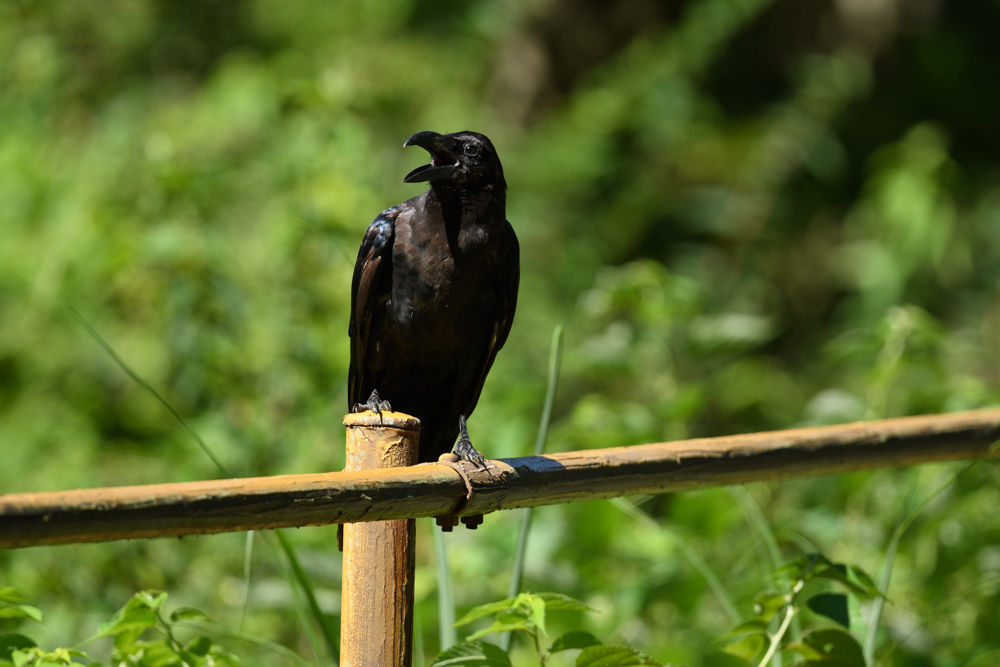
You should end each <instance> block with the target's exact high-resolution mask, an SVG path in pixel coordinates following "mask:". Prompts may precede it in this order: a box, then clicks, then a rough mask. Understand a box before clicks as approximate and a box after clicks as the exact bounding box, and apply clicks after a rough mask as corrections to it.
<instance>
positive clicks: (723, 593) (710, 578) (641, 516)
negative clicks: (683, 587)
mask: <svg viewBox="0 0 1000 667" xmlns="http://www.w3.org/2000/svg"><path fill="white" fill-rule="evenodd" d="M611 504H612V505H614V506H615V507H617V508H618V509H620V510H621V511H623V512H625V514H628V515H629V516H630V517H632V518H633V519H635V520H636V521H639V522H640V523H642V524H643V525H644V527H646V528H653V529H655V530H659V531H662V532H664V533H666V534H667V535H669V536H670V539H671V540H672V541H673V542H674V544H675V545H676V546H677V549H678V551H680V552H681V554H682V555H683V556H684V558H686V559H687V561H688V563H690V564H691V566H692V567H693V568H694V569H696V570H697V571H698V574H700V575H701V576H702V578H703V579H704V580H705V583H707V584H708V587H709V588H710V589H712V593H713V594H714V595H715V598H716V599H717V600H718V601H719V604H721V605H722V610H723V611H725V612H726V615H727V616H729V620H730V622H731V623H733V624H734V625H735V624H737V623H739V622H740V621H741V620H742V617H741V616H740V612H739V611H738V610H737V609H736V604H735V603H734V602H733V599H732V597H730V595H729V592H728V591H727V590H726V587H725V585H724V584H723V583H722V580H720V579H719V577H718V576H716V574H715V572H714V571H713V570H712V568H711V567H710V566H709V565H708V563H707V562H705V559H704V558H702V557H701V555H700V554H699V553H698V552H697V550H695V548H694V547H692V546H691V545H690V544H688V542H687V540H685V539H684V538H682V537H681V536H680V535H678V534H677V532H676V531H674V530H671V529H670V528H668V527H666V526H663V525H661V524H660V523H659V522H658V521H656V519H654V518H653V517H651V516H649V515H648V514H646V513H645V512H643V511H642V509H641V508H639V507H637V506H636V505H635V504H634V503H632V502H631V501H630V500H628V499H627V498H612V499H611Z"/></svg>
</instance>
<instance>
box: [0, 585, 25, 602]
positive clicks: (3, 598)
mask: <svg viewBox="0 0 1000 667" xmlns="http://www.w3.org/2000/svg"><path fill="white" fill-rule="evenodd" d="M28 601H29V600H28V598H26V597H24V596H23V595H21V594H20V593H19V592H18V591H17V589H16V588H13V587H11V586H0V603H2V602H6V603H8V604H23V603H25V602H28Z"/></svg>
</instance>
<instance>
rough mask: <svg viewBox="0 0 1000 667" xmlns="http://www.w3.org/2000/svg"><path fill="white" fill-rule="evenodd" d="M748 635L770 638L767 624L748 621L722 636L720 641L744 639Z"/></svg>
mask: <svg viewBox="0 0 1000 667" xmlns="http://www.w3.org/2000/svg"><path fill="white" fill-rule="evenodd" d="M747 635H761V636H762V637H768V636H769V635H768V634H767V623H765V622H764V621H746V622H745V623H740V624H739V625H737V626H736V627H735V628H733V629H732V630H730V631H729V632H727V633H726V634H724V635H722V637H720V638H719V639H720V641H725V640H727V639H742V638H743V637H746V636H747Z"/></svg>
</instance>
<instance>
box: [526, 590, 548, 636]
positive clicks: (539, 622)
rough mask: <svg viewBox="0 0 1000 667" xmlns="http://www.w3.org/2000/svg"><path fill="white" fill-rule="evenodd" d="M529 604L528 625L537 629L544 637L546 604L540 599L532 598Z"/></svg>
mask: <svg viewBox="0 0 1000 667" xmlns="http://www.w3.org/2000/svg"><path fill="white" fill-rule="evenodd" d="M530 604H531V611H530V612H529V613H528V623H529V624H531V625H533V626H534V627H536V628H538V630H539V631H540V632H541V633H542V634H543V635H544V634H545V605H546V602H545V600H543V599H542V598H540V597H535V596H532V598H531V600H530Z"/></svg>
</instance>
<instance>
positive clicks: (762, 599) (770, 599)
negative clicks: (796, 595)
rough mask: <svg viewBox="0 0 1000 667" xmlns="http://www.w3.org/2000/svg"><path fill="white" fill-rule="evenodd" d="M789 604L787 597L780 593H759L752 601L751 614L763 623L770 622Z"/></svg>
mask: <svg viewBox="0 0 1000 667" xmlns="http://www.w3.org/2000/svg"><path fill="white" fill-rule="evenodd" d="M788 602H789V597H788V596H787V595H783V594H781V593H760V594H759V595H758V596H757V597H756V598H754V601H753V613H755V614H757V616H759V617H760V618H762V619H764V620H765V621H769V620H771V618H773V617H774V615H775V614H777V613H778V612H779V611H781V610H782V609H783V608H784V606H785V605H786V604H788Z"/></svg>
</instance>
